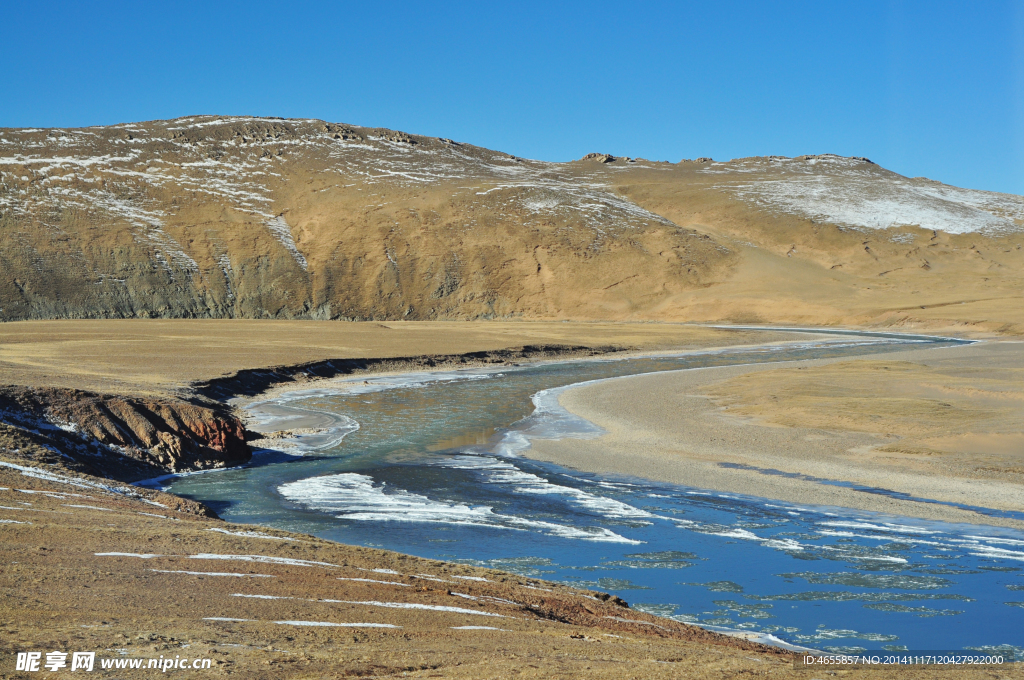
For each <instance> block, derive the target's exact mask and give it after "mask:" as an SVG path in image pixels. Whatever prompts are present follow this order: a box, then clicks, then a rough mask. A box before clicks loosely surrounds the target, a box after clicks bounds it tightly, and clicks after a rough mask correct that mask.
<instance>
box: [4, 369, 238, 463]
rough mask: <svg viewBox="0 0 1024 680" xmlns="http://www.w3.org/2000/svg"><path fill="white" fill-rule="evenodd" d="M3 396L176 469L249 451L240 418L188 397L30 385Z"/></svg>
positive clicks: (138, 456) (24, 409)
mask: <svg viewBox="0 0 1024 680" xmlns="http://www.w3.org/2000/svg"><path fill="white" fill-rule="evenodd" d="M0 400H2V401H3V402H6V403H5V404H3V406H6V407H7V408H8V409H10V408H15V409H18V410H20V411H22V412H28V414H26V415H32V416H35V417H37V418H45V419H46V420H48V421H49V422H51V423H55V424H58V425H60V426H62V427H64V428H66V429H71V428H74V429H76V430H77V431H78V432H80V433H82V434H83V435H85V436H86V437H87V438H91V439H94V440H96V441H98V442H101V443H103V444H106V445H107V446H114V447H117V450H118V451H119V452H120V453H121V454H123V455H125V456H128V457H130V458H135V459H136V460H140V461H144V462H146V463H149V464H152V465H156V466H158V467H161V468H163V469H166V470H169V471H172V472H181V471H185V470H203V469H209V468H219V467H227V466H230V465H238V464H240V463H244V462H246V461H248V460H249V458H250V457H251V452H250V450H249V445H248V444H246V442H245V428H244V427H243V425H242V423H241V421H240V420H238V419H237V418H235V417H234V416H232V415H229V414H227V413H221V412H218V411H216V410H214V409H212V408H207V407H204V406H197V405H195V404H191V403H189V402H186V401H180V400H170V399H148V398H140V397H116V396H105V395H98V394H92V393H89V392H82V391H79V390H66V389H35V390H30V389H27V388H8V389H6V390H3V391H2V394H0Z"/></svg>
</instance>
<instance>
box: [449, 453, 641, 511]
mask: <svg viewBox="0 0 1024 680" xmlns="http://www.w3.org/2000/svg"><path fill="white" fill-rule="evenodd" d="M440 464H441V465H444V466H445V467H450V468H455V469H458V470H473V471H474V472H477V473H479V474H480V475H481V476H482V477H483V478H484V481H485V482H486V483H488V484H501V485H506V486H511V487H512V488H513V491H514V492H515V493H522V494H536V495H556V496H565V497H566V499H567V500H568V501H569V502H570V503H572V504H573V505H576V506H577V507H580V508H583V509H585V510H589V511H591V512H594V513H595V514H598V515H600V516H601V517H604V518H606V519H629V520H647V519H650V518H654V517H656V515H652V514H651V513H649V512H646V511H645V510H640V509H639V508H635V507H633V506H632V505H627V504H626V503H622V502H620V501H617V500H615V499H612V498H606V497H604V496H598V495H595V494H591V493H587V492H586V491H581V490H580V489H576V488H573V487H570V486H562V485H560V484H553V483H551V482H549V481H548V480H546V479H544V478H543V477H540V476H538V475H535V474H532V473H529V472H524V471H523V470H520V469H519V468H517V467H516V466H515V465H513V464H512V463H510V462H508V461H504V460H499V459H497V458H493V457H491V456H466V455H463V456H454V457H452V458H449V459H446V460H444V461H442V462H441V463H440ZM642 523H643V524H650V522H646V521H643V522H642Z"/></svg>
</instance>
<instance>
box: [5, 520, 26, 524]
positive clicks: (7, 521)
mask: <svg viewBox="0 0 1024 680" xmlns="http://www.w3.org/2000/svg"><path fill="white" fill-rule="evenodd" d="M0 524H32V522H19V521H18V520H16V519H0Z"/></svg>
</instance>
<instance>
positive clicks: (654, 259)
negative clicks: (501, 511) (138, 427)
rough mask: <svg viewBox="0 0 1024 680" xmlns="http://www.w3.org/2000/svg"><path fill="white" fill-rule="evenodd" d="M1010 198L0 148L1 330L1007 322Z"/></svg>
mask: <svg viewBox="0 0 1024 680" xmlns="http://www.w3.org/2000/svg"><path fill="white" fill-rule="evenodd" d="M1022 243H1024V198H1021V197H1018V196H1010V195H1005V194H994V193H990V192H982V191H972V190H965V189H958V188H955V187H950V186H946V185H942V184H939V183H937V182H932V181H930V180H925V179H920V178H919V179H908V178H905V177H902V176H900V175H897V174H895V173H892V172H889V171H887V170H884V169H882V168H880V167H879V166H877V165H875V164H873V163H871V162H870V161H866V160H864V159H853V158H840V157H837V156H805V157H799V158H795V159H788V158H779V157H769V158H750V159H739V160H735V161H731V162H728V163H717V162H714V161H710V160H707V159H701V160H700V161H682V162H680V163H677V164H673V163H659V162H648V161H644V160H640V159H623V158H619V159H615V158H611V157H608V156H601V155H596V154H594V155H591V156H590V157H587V158H585V159H583V160H580V161H576V162H573V163H561V164H560V163H545V162H539V161H530V160H524V159H519V158H515V157H513V156H509V155H507V154H504V153H500V152H497V151H490V150H487V149H482V148H479V147H475V146H471V145H468V144H462V143H458V142H454V141H451V140H445V139H436V138H429V137H419V136H415V135H408V134H405V133H400V132H394V131H391V130H384V129H373V128H360V127H355V126H349V125H340V124H333V123H325V122H323V121H319V120H283V119H260V118H222V117H212V116H202V117H193V118H183V119H177V120H172V121H155V122H150V123H140V124H126V125H117V126H110V127H96V128H84V129H74V130H60V129H50V130H13V129H3V130H0V318H2V319H6V320H11V319H29V318H97V317H99V318H102V317H115V318H124V317H220V318H223V317H244V318H314V319H328V318H331V319H483V318H525V319H584V320H585V319H600V320H625V319H629V320H670V321H739V322H747V321H763V322H787V323H816V324H832V323H846V324H865V325H894V324H901V325H920V326H928V327H932V328H940V327H949V326H964V325H968V326H970V327H971V328H973V329H975V330H983V331H999V330H1002V331H1013V330H1020V329H1021V328H1024V299H1022V294H1021V290H1022V289H1024V286H1022V284H1024V280H1022V279H1024V266H1022V265H1024V253H1022V251H1021V244H1022Z"/></svg>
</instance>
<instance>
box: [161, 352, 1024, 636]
mask: <svg viewBox="0 0 1024 680" xmlns="http://www.w3.org/2000/svg"><path fill="white" fill-rule="evenodd" d="M819 340H820V339H819ZM908 340H913V342H908ZM946 344H950V343H949V342H948V341H929V340H927V339H923V338H920V337H914V338H911V337H910V336H906V338H902V337H899V336H891V335H876V336H870V337H863V336H861V337H847V338H843V337H834V338H831V339H830V340H828V341H826V342H825V344H821V343H820V342H819V343H817V344H816V343H812V342H808V343H806V344H804V345H802V346H797V347H792V346H790V347H778V346H776V347H769V348H760V349H743V350H734V351H726V352H713V353H702V354H689V355H685V356H676V357H659V358H643V359H630V360H617V361H606V360H596V361H595V360H586V361H573V362H560V363H547V364H540V365H524V366H520V367H511V368H502V369H500V370H494V369H491V370H482V369H481V370H466V371H457V372H449V373H436V374H418V375H410V376H397V377H396V376H390V377H377V378H368V379H366V380H365V381H364V380H363V379H362V378H360V379H359V380H349V381H337V382H335V383H333V384H331V385H328V386H327V389H323V388H321V389H317V390H308V391H305V392H297V393H293V394H291V395H287V396H286V397H284V398H283V399H278V400H275V402H274V403H271V404H263V405H256V406H255V408H254V409H253V411H254V413H255V414H257V415H260V414H261V413H262V415H263V416H264V417H266V418H270V415H273V416H274V417H275V418H276V419H277V420H276V424H277V427H279V428H286V427H288V425H287V418H288V416H289V414H300V413H306V412H309V411H312V412H315V413H323V414H333V415H324V416H323V417H324V418H325V422H327V421H329V422H327V424H329V425H330V426H331V427H332V428H333V429H331V430H329V431H328V432H327V433H326V434H324V433H319V434H317V433H314V434H310V435H306V436H300V437H298V438H297V439H295V440H292V441H288V442H284V443H285V447H284V448H285V450H288V451H291V452H292V453H296V452H305V453H306V454H307V455H304V456H294V455H285V454H282V453H266V454H262V455H259V456H257V457H256V459H255V462H254V464H253V465H250V466H248V467H245V468H240V469H234V470H229V471H224V472H218V473H213V474H203V475H194V476H187V477H182V478H179V479H176V480H174V481H173V482H171V483H170V484H169V490H170V491H172V492H174V493H177V494H181V495H184V496H188V497H191V498H196V499H198V500H202V501H203V502H205V503H207V504H209V505H210V506H211V507H213V508H214V509H216V510H217V512H218V513H220V515H221V516H222V517H224V518H225V519H227V520H230V521H234V522H244V523H254V524H265V525H269V526H274V527H278V528H282V529H287V530H292V531H298V532H304V533H310V534H315V535H317V536H321V537H323V538H327V539H331V540H335V541H339V542H343V543H348V544H356V545H364V546H372V547H380V548H387V549H390V550H397V551H400V552H404V553H410V554H413V555H419V556H422V557H428V558H435V559H445V560H451V561H458V562H465V563H469V564H476V565H481V566H489V567H494V568H499V569H504V570H507V571H513V572H517V573H520V574H523V575H526V576H530V577H534V578H542V579H547V580H553V581H561V582H565V583H569V584H574V585H578V586H581V587H586V588H593V589H598V590H603V591H607V592H611V593H614V594H616V595H619V596H620V597H622V598H623V599H625V600H627V601H628V602H629V603H630V604H631V606H633V607H635V608H637V609H642V610H644V611H648V612H650V613H655V614H659V615H662V616H670V617H673V618H676V619H678V620H682V621H687V622H695V623H699V624H700V625H705V626H708V627H723V628H729V629H739V630H748V631H751V632H763V633H767V634H771V635H774V636H776V637H778V638H780V639H782V640H785V641H787V642H789V643H792V644H795V645H801V646H807V647H812V648H815V649H830V650H835V651H854V650H861V649H866V650H902V649H908V650H922V651H923V650H938V649H948V650H954V649H992V648H1001V649H1002V650H1003V651H1004V652H1009V651H1013V650H1014V649H1016V650H1018V653H1020V651H1019V650H1020V649H1021V647H1024V635H1022V633H1021V632H1020V631H1021V623H1024V571H1022V567H1024V532H1019V531H1013V530H1008V529H1000V528H996V527H985V526H974V525H950V524H942V523H936V522H925V521H921V520H912V519H907V518H899V517H887V516H880V515H877V514H871V513H865V512H857V511H851V510H846V509H839V508H823V507H809V506H796V505H794V504H791V503H784V502H777V501H771V500H766V499H761V498H754V497H744V496H739V495H736V494H726V493H719V492H711V491H705V490H701V489H691V488H685V487H680V486H674V485H669V484H663V483H654V482H650V481H646V480H640V479H631V478H619V477H609V476H600V475H591V474H585V473H579V472H576V471H572V470H567V469H565V468H561V467H558V466H555V465H550V464H544V463H538V462H534V461H529V460H527V459H524V458H522V457H520V456H519V455H518V454H519V453H520V452H521V451H522V450H523V447H524V446H527V445H528V439H529V437H530V436H531V435H532V436H546V437H549V436H554V435H558V436H576V437H589V436H595V435H596V434H598V433H599V432H598V431H597V429H596V428H594V427H593V426H591V425H589V424H588V423H586V422H585V421H580V420H579V419H575V418H573V417H571V416H569V415H568V414H566V413H564V412H560V411H559V410H558V409H557V407H555V406H554V404H556V400H557V392H551V391H550V390H552V389H554V388H559V387H562V386H565V385H570V384H574V383H579V382H582V381H587V380H596V379H602V378H607V377H614V376H621V375H630V374H637V373H646V372H651V371H663V370H674V369H680V368H694V367H701V366H717V365H729V364H742V363H751V362H761V361H786V360H795V359H805V358H820V357H836V356H852V355H858V356H859V355H864V354H870V353H877V352H883V351H885V352H890V351H894V350H898V349H901V348H907V349H910V348H913V349H920V348H922V347H924V346H936V347H938V346H942V345H946ZM318 387H322V386H318ZM538 393H539V396H537V397H535V395H538ZM261 409H263V410H262V411H261ZM275 409H276V410H275ZM535 409H536V410H535ZM268 414H270V415H268ZM274 424H275V423H269V422H268V423H267V424H266V427H267V428H270V429H273V427H272V426H273V425H274ZM356 424H358V425H356ZM357 426H358V429H354V428H355V427H357ZM341 436H344V438H343V439H340V437H341ZM339 439H340V441H339ZM317 447H319V448H317ZM764 472H765V473H767V474H771V473H774V472H777V471H771V470H765V471H764ZM816 481H819V482H821V483H834V482H833V481H832V480H816ZM860 490H862V491H864V492H866V493H886V492H887V490H884V489H860Z"/></svg>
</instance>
